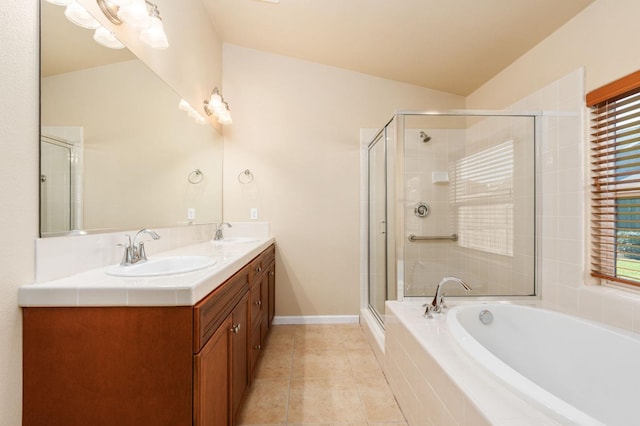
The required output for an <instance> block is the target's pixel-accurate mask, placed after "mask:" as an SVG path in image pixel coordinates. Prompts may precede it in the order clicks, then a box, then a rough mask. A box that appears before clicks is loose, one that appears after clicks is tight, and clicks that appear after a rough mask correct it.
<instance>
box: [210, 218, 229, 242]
mask: <svg viewBox="0 0 640 426" xmlns="http://www.w3.org/2000/svg"><path fill="white" fill-rule="evenodd" d="M222 225H227V226H228V227H229V228H233V227H232V226H231V224H230V223H229V222H222V223H220V225H218V227H217V228H216V235H215V236H214V237H213V239H214V241H220V240H224V235H222Z"/></svg>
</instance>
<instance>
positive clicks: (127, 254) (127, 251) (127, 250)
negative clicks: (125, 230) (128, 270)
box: [116, 234, 133, 266]
mask: <svg viewBox="0 0 640 426" xmlns="http://www.w3.org/2000/svg"><path fill="white" fill-rule="evenodd" d="M125 237H127V241H126V242H125V243H124V244H116V247H123V248H124V253H123V254H122V260H121V261H120V265H122V266H127V265H131V262H132V260H133V253H132V250H131V249H132V247H131V235H129V234H126V235H125Z"/></svg>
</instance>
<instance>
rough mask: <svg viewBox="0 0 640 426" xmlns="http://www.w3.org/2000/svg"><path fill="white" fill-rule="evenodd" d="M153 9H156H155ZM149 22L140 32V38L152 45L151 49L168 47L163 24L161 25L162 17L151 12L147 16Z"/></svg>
mask: <svg viewBox="0 0 640 426" xmlns="http://www.w3.org/2000/svg"><path fill="white" fill-rule="evenodd" d="M154 11H157V9H155V10H154ZM149 19H150V21H151V24H150V25H149V27H148V28H146V29H144V30H142V31H141V32H140V40H141V41H142V42H143V43H145V44H147V45H148V46H150V47H152V48H153V49H166V48H168V47H169V40H167V35H166V34H165V33H164V26H163V25H162V19H160V16H158V14H157V13H154V12H152V14H151V17H150V18H149Z"/></svg>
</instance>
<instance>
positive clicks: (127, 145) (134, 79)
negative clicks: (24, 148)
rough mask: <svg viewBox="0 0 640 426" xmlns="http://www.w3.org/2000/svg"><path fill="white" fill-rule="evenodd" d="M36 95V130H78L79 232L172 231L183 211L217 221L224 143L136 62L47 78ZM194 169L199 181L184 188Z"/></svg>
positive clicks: (184, 217) (202, 219)
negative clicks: (81, 137) (81, 135)
mask: <svg viewBox="0 0 640 426" xmlns="http://www.w3.org/2000/svg"><path fill="white" fill-rule="evenodd" d="M41 93H42V100H41V125H43V126H79V125H82V127H83V130H84V146H83V157H84V158H83V176H84V182H83V184H84V191H83V204H84V205H83V207H84V227H83V228H84V229H108V228H113V229H124V228H131V229H133V228H142V227H158V226H176V225H178V224H185V223H186V222H187V208H194V209H196V220H197V222H200V223H204V222H215V221H219V220H220V219H221V217H222V137H221V136H220V134H219V133H217V132H216V131H215V130H214V129H213V128H212V127H211V126H209V125H208V124H204V125H200V124H196V123H195V122H194V121H193V119H191V118H190V117H189V116H188V115H187V114H186V113H185V112H184V111H180V110H179V109H178V102H179V101H180V98H179V97H178V96H177V95H176V94H175V92H174V91H173V90H171V89H170V88H168V87H167V85H166V84H165V83H164V82H163V81H162V80H160V79H159V78H157V77H156V76H155V75H154V74H153V73H152V72H151V71H149V69H148V68H147V66H146V65H145V64H143V63H142V62H141V61H139V60H131V61H124V62H118V63H115V64H110V65H104V66H100V67H94V68H91V69H87V70H81V71H75V72H70V73H65V74H58V75H55V76H51V77H47V78H44V79H43V80H42V86H41ZM70 94H73V95H72V96H70ZM196 169H199V170H201V171H202V172H203V174H204V177H203V179H202V182H201V183H199V184H197V185H192V184H189V182H188V179H187V178H188V176H189V173H190V172H192V171H193V170H196Z"/></svg>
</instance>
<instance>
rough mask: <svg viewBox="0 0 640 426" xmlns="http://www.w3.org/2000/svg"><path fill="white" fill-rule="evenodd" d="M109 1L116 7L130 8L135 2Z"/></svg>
mask: <svg viewBox="0 0 640 426" xmlns="http://www.w3.org/2000/svg"><path fill="white" fill-rule="evenodd" d="M109 1H110V2H111V3H113V4H114V5H116V6H129V5H130V4H131V3H133V0H109Z"/></svg>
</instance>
